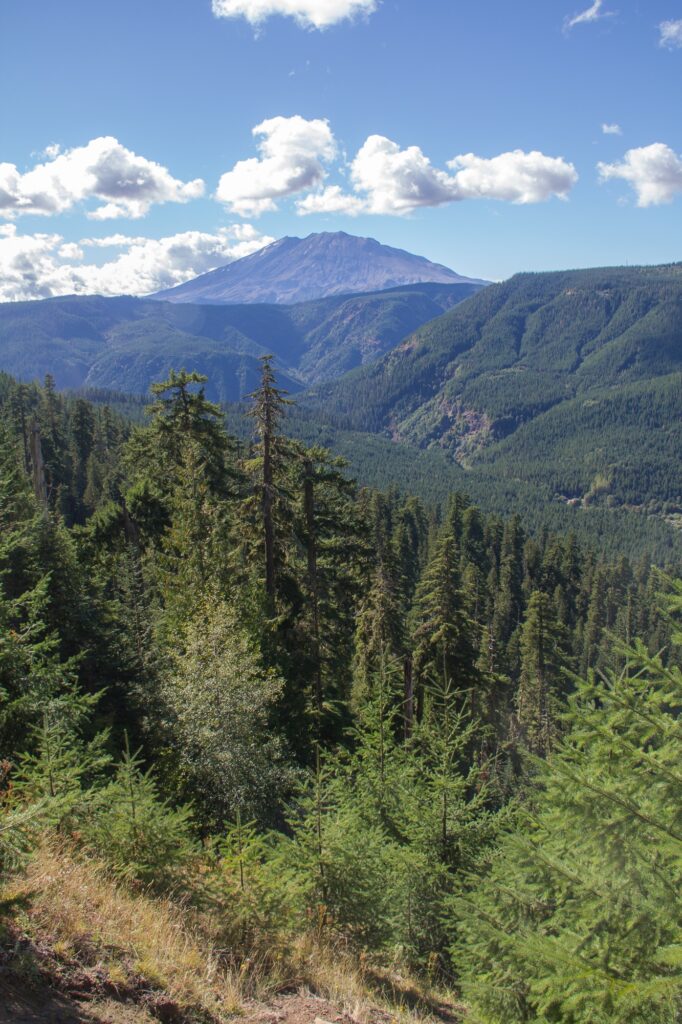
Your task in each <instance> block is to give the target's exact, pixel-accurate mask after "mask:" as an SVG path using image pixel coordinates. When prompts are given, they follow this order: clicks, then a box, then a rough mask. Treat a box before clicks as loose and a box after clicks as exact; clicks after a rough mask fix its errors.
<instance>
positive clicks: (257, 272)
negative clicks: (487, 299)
mask: <svg viewBox="0 0 682 1024" xmlns="http://www.w3.org/2000/svg"><path fill="white" fill-rule="evenodd" d="M425 282H433V283H436V284H472V283H476V284H483V283H485V282H479V281H476V282H473V281H472V279H471V278H468V277H462V276H461V275H460V274H457V273H455V271H454V270H450V269H449V268H448V267H444V266H442V265H441V264H439V263H432V262H431V261H430V260H427V259H425V258H424V257H423V256H415V255H413V254H412V253H409V252H406V251H405V250H404V249H394V248H393V247H392V246H389V245H383V244H382V243H381V242H378V241H377V240H376V238H361V237H358V236H357V235H349V234H347V232H345V231H322V232H319V233H315V234H311V235H307V236H306V237H305V238H297V237H296V236H289V235H286V236H284V237H283V238H280V239H278V240H277V241H276V242H271V243H270V245H266V246H265V247H264V248H263V249H259V250H258V251H257V252H255V253H252V254H251V255H250V256H245V257H243V258H242V259H239V260H235V261H234V262H233V263H228V264H227V265H226V266H224V267H218V268H217V269H216V270H211V271H209V273H207V274H202V275H201V276H200V277H196V278H194V280H192V281H187V282H185V284H181V285H178V286H177V287H175V288H169V289H167V290H165V291H162V292H157V293H156V294H155V295H153V296H152V298H155V299H165V300H166V301H169V302H193V303H206V304H208V303H210V304H228V303H229V304H233V303H253V302H273V303H280V304H286V305H290V304H292V303H294V302H306V301H308V300H311V299H319V298H324V297H325V296H328V295H344V294H353V293H363V292H374V291H381V290H385V289H388V288H394V287H397V286H400V285H406V284H420V283H425Z"/></svg>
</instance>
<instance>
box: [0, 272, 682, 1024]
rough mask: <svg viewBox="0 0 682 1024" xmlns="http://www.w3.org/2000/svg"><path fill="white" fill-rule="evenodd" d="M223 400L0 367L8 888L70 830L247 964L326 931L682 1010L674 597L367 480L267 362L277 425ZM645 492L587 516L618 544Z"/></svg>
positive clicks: (635, 1009) (570, 549)
mask: <svg viewBox="0 0 682 1024" xmlns="http://www.w3.org/2000/svg"><path fill="white" fill-rule="evenodd" d="M529 287H530V286H529ZM531 290H532V289H531ZM490 294H491V295H492V296H493V298H494V296H495V292H494V291H493V290H492V289H491V290H490ZM477 301H478V300H477ZM486 301H489V300H486ZM490 301H492V299H491V300H490ZM585 301H587V300H585ZM588 305H589V303H588ZM541 308H542V307H541V306H540V307H538V310H536V311H537V312H539V313H540V315H539V316H538V318H537V320H536V321H533V323H534V324H535V326H534V327H532V330H531V329H530V328H528V331H526V334H527V336H526V334H524V339H525V340H524V345H525V346H526V347H527V350H526V354H527V358H528V359H529V360H531V356H532V352H533V351H534V349H533V345H536V344H537V345H540V341H539V338H540V335H541V334H543V332H545V326H544V323H545V322H544V320H543V317H544V316H545V314H543V313H542V312H541ZM593 312H594V311H593ZM533 315H534V314H533V311H527V320H528V323H530V321H531V319H532V317H533ZM623 315H625V314H623ZM588 319H589V318H588ZM593 319H594V318H593ZM590 323H592V321H590ZM531 326H532V325H531ZM592 326H594V324H593V323H592ZM616 326H617V324H615V325H614V330H615V327H616ZM497 329H499V331H500V332H502V336H503V337H505V338H506V337H507V334H509V338H513V337H515V336H516V335H515V333H514V332H515V331H517V329H518V324H517V325H516V326H515V325H514V323H512V321H511V320H509V318H508V317H507V318H505V316H502V317H501V319H500V320H499V322H498V325H497V328H496V330H497ZM528 332H530V333H528ZM508 340H509V339H508ZM444 343H445V342H444ZM491 344H492V342H491ZM510 344H511V342H510ZM557 344H558V343H557ZM589 344H591V342H589V340H588V341H585V342H584V345H585V346H588V345H589ZM512 347H513V346H512ZM595 351H596V349H595ZM408 354H409V353H408ZM489 354H490V353H489ZM556 355H557V359H558V360H559V361H560V357H561V347H560V346H559V347H558V348H557V352H556ZM472 358H473V357H472ZM491 358H492V355H491ZM499 358H500V359H502V358H506V356H504V353H500V354H499ZM533 358H535V357H534V356H533ZM531 361H532V360H531ZM557 372H558V371H557ZM205 383H206V382H205V381H204V379H203V377H202V375H201V374H198V373H196V372H192V373H187V372H185V371H180V372H175V371H171V372H170V374H169V376H168V378H167V379H166V380H164V381H162V382H160V383H159V384H158V385H157V386H156V389H155V390H156V396H157V401H156V403H155V405H154V406H153V408H152V412H151V418H148V419H147V420H146V421H145V422H144V423H142V422H138V424H137V426H136V427H135V429H133V430H129V429H128V427H125V428H123V426H122V425H121V423H120V421H118V420H117V419H116V417H115V415H114V414H113V413H112V412H111V410H107V407H106V405H104V406H101V407H100V406H95V405H93V404H90V403H89V402H88V401H86V400H85V399H83V398H79V399H75V400H72V399H66V398H64V397H63V396H60V395H59V394H58V393H57V392H56V391H55V388H54V384H53V382H51V381H49V380H48V381H46V384H45V387H44V388H38V387H37V386H35V387H29V386H26V385H20V384H16V382H13V381H11V380H10V379H9V378H1V377H0V526H1V527H2V530H1V531H0V742H1V743H2V755H3V758H6V759H7V760H6V761H3V764H2V767H1V768H0V773H1V774H0V870H4V871H7V870H10V869H12V868H13V867H16V866H17V865H19V864H20V863H21V862H22V859H23V858H24V857H25V856H26V855H27V854H28V853H29V851H30V848H31V845H32V844H33V843H35V842H36V841H38V838H39V836H40V835H41V834H44V833H46V832H47V833H48V834H49V833H54V832H56V833H57V834H58V835H59V836H60V837H61V838H62V840H63V841H65V842H67V843H69V844H75V845H76V846H77V847H80V849H81V850H82V851H85V852H89V853H90V854H93V855H96V856H97V857H98V858H102V859H103V860H104V861H105V862H108V863H109V864H110V866H111V869H112V871H113V872H114V873H115V874H116V875H117V876H118V877H120V878H122V879H124V880H125V881H127V882H129V883H130V884H132V885H138V886H139V885H145V886H151V887H155V888H157V889H161V890H164V891H169V890H170V891H172V892H181V893H183V894H184V896H185V897H186V898H188V899H192V900H196V901H199V900H200V901H202V903H203V905H205V906H208V907H210V908H211V909H212V910H213V911H214V912H215V913H216V915H217V916H219V917H221V918H224V920H225V924H224V927H223V929H222V930H223V933H224V944H225V947H226V948H230V949H232V950H233V951H234V955H235V957H237V956H238V955H241V954H242V953H244V951H245V950H246V949H248V948H249V947H250V946H251V945H252V944H254V943H255V944H256V945H258V946H259V948H267V949H268V950H269V953H268V956H270V955H272V956H276V955H277V951H279V950H281V949H282V948H283V946H285V945H286V943H287V941H288V938H290V937H291V936H292V935H297V934H298V935H300V934H301V933H304V932H307V931H310V930H311V929H312V930H314V932H315V933H316V934H317V935H318V936H320V937H321V938H322V939H324V940H326V939H328V938H332V939H334V940H337V939H341V940H342V941H343V942H345V943H347V944H348V945H349V946H353V947H355V948H356V949H364V950H368V951H370V952H371V953H372V954H374V956H376V958H377V959H381V960H383V961H387V960H389V959H390V960H391V962H392V963H394V964H401V963H408V964H411V965H413V966H414V967H416V968H417V969H418V970H422V971H425V972H427V973H429V974H430V975H431V976H433V974H434V973H439V972H440V973H442V975H444V976H446V977H447V979H448V980H449V981H453V980H454V981H458V980H459V979H458V975H459V974H460V973H462V974H463V976H464V979H465V983H466V986H467V991H468V992H470V993H471V998H472V1000H473V1002H474V1005H475V1007H476V1013H478V1015H479V1018H480V1019H481V1020H484V1021H485V1020H488V1021H493V1020H495V1021H498V1022H499V1024H506V1021H509V1022H510V1024H512V1022H514V1021H521V1020H539V1021H546V1022H547V1024H549V1022H550V1021H553V1022H555V1024H559V1022H562V1024H586V1022H587V1021H588V1020H590V1021H594V1022H595V1024H597V1022H601V1024H611V1022H612V1021H613V1022H615V1021H621V1020H622V1021H625V1020H626V1019H632V1020H633V1021H637V1020H642V1021H644V1020H647V1021H648V1020H651V1021H652V1024H653V1022H654V1021H656V1024H658V1021H659V1020H660V1021H661V1022H664V1021H665V1022H667V1020H668V1019H670V1015H668V1017H666V1016H665V1014H666V1013H668V1006H669V1005H671V1004H670V1000H671V999H672V998H673V996H672V995H670V993H671V992H672V993H676V989H675V986H676V985H678V981H679V979H678V973H679V962H678V961H677V960H676V959H675V958H676V956H677V952H676V948H677V945H679V934H678V932H677V931H676V929H678V927H679V921H678V917H679V901H678V900H677V899H676V895H675V887H676V886H678V884H679V878H678V877H677V876H678V874H679V870H678V869H679V851H678V850H677V846H676V845H675V844H676V843H678V839H679V833H680V829H681V828H682V825H681V824H680V822H679V821H678V818H679V808H678V807H677V805H675V803H674V797H673V790H674V783H676V782H679V780H680V778H682V771H681V770H680V768H679V764H678V760H676V759H678V758H679V735H678V720H679V707H678V705H679V699H680V698H679V693H678V692H677V689H676V688H679V684H680V662H681V658H680V653H681V652H680V650H679V648H678V647H676V646H675V641H676V640H679V635H678V634H679V627H677V626H675V625H674V624H673V623H672V622H671V621H670V618H669V616H668V615H667V613H665V612H664V611H663V610H661V608H660V601H659V593H658V592H659V591H660V590H661V589H662V587H663V589H671V588H670V585H669V584H668V583H665V585H663V584H662V578H661V576H660V573H659V572H658V571H657V570H655V569H653V568H652V566H651V564H650V560H649V559H644V558H640V560H639V562H637V563H636V564H633V563H631V562H629V561H628V560H627V558H625V557H622V555H620V556H619V557H618V559H617V560H616V561H610V560H609V556H608V555H605V554H603V553H602V554H600V555H597V554H596V553H595V552H594V551H593V550H591V549H590V547H589V546H585V545H584V544H583V543H582V538H584V536H585V533H584V532H583V533H582V534H578V535H576V534H574V533H570V532H567V531H564V532H560V533H554V534H553V533H550V532H549V531H548V530H547V529H541V528H538V527H539V525H540V523H541V518H538V519H535V520H533V518H532V515H531V514H530V513H529V515H528V516H527V517H526V516H522V515H513V516H512V517H511V518H502V517H500V516H499V515H496V514H490V513H489V512H487V513H484V512H483V511H481V510H480V509H479V508H478V507H476V506H475V505H474V504H472V502H471V500H470V499H469V498H467V497H465V496H464V495H463V494H462V493H459V492H458V493H452V494H450V495H449V500H448V501H441V502H440V503H439V504H434V505H430V506H425V505H422V503H421V502H420V501H419V500H417V499H416V498H415V497H410V496H408V497H406V496H405V495H404V494H403V493H401V491H400V490H399V489H397V488H393V487H392V488H389V489H388V490H387V491H386V492H384V493H376V492H371V491H358V490H357V488H356V486H355V484H354V483H353V482H352V481H351V480H349V478H348V475H347V467H346V465H345V464H344V462H343V460H339V459H338V458H336V457H334V456H332V455H330V453H329V452H328V451H327V450H326V449H325V448H323V447H322V446H320V445H319V444H317V443H316V444H313V445H306V444H304V443H302V441H300V440H293V439H292V438H291V437H290V436H289V426H290V425H291V424H290V418H289V414H290V405H289V402H288V401H287V400H286V398H285V396H284V394H283V392H282V390H281V389H280V387H279V386H278V383H277V380H276V379H275V375H274V372H273V369H272V362H271V360H270V359H269V357H266V358H264V359H263V360H262V361H261V377H260V384H259V386H258V387H257V388H256V390H255V392H254V394H253V396H252V401H253V406H254V417H253V419H254V420H255V425H256V435H257V436H256V437H254V438H249V437H248V436H247V435H242V439H241V442H237V441H236V440H235V439H234V438H233V437H231V436H230V434H229V433H228V432H227V430H226V426H225V421H224V417H223V414H222V410H220V409H219V408H217V407H216V406H214V405H213V404H212V403H211V402H210V401H209V400H208V399H207V397H206V393H205V391H204V385H205ZM100 397H101V398H102V399H103V400H105V401H108V400H109V399H110V397H111V396H107V395H103V396H100ZM498 397H499V396H498ZM526 397H527V398H528V401H530V398H529V397H528V396H526ZM638 408H640V409H641V408H643V407H642V406H638ZM659 411H660V410H659ZM138 412H140V410H139V409H138ZM658 414H659V412H658V411H657V412H656V416H658ZM285 416H286V418H285ZM136 418H137V419H138V420H141V419H142V417H141V416H137V417H136ZM301 422H302V420H301V418H299V419H298V420H294V423H298V425H299V427H300V424H301ZM520 429H521V428H520ZM299 433H300V431H299ZM519 434H520V430H519ZM316 440H317V441H319V440H320V437H319V436H317V437H316ZM372 443H373V444H374V445H375V447H368V448H367V449H366V451H368V452H372V453H373V456H372V457H374V455H376V456H377V458H378V460H379V461H381V462H383V461H384V455H386V461H387V462H388V461H390V458H391V457H395V452H402V455H401V456H400V457H401V459H403V458H404V456H405V450H404V449H399V448H397V447H396V446H395V445H390V444H388V442H387V445H388V447H387V448H382V447H381V444H380V443H379V440H378V439H374V441H373V442H372ZM389 451H390V453H391V455H388V454H387V453H388V452H389ZM443 460H447V456H446V455H444V454H443V453H437V452H434V451H431V452H426V453H425V455H424V461H423V462H422V463H420V465H421V466H422V469H421V470H420V472H423V473H427V474H430V475H431V476H432V477H433V479H432V480H431V481H430V482H431V484H432V485H433V486H436V487H440V488H441V497H444V496H445V492H446V491H448V490H449V489H450V486H449V482H448V481H450V480H452V479H454V477H451V476H448V475H447V474H446V475H445V476H443V475H442V474H441V476H440V479H436V478H437V477H438V476H439V473H440V469H442V467H443V466H445V465H446V462H443ZM407 465H408V463H407V462H404V461H398V462H395V463H394V464H393V466H394V470H395V469H396V467H397V468H398V469H399V470H400V471H401V472H402V470H403V469H404V467H405V466H407ZM423 467H426V469H424V468H423ZM453 467H454V464H453V463H452V462H447V468H448V472H452V473H455V474H459V475H461V476H464V474H465V471H464V470H463V469H460V470H457V469H455V468H453ZM389 468H390V467H389ZM383 469H384V470H385V469H386V467H385V466H383ZM377 472H378V470H377ZM391 472H393V470H391ZM466 472H467V473H469V471H466ZM389 476H390V473H389ZM615 478H616V477H615V475H609V473H606V472H602V471H601V470H600V469H597V470H596V471H595V472H594V473H593V474H592V475H591V477H590V488H591V492H590V493H591V496H590V501H589V502H588V507H586V508H582V509H580V510H579V511H578V510H573V511H570V510H569V509H567V508H566V507H565V506H559V505H557V506H556V507H557V508H559V509H560V510H561V512H562V515H563V514H565V515H566V516H568V517H569V518H568V519H560V520H557V521H560V522H563V523H566V522H586V521H588V520H589V521H590V522H591V523H593V524H597V530H598V531H599V530H602V529H606V528H608V527H609V523H610V522H614V521H615V519H610V518H609V517H614V516H618V515H620V514H621V513H619V512H618V510H611V509H608V508H605V507H602V506H601V505H600V502H601V500H602V497H603V493H602V492H604V489H605V488H606V487H607V486H610V481H612V480H614V479H615ZM466 479H474V471H472V472H471V475H470V476H467V477H466ZM479 479H480V478H479ZM407 480H409V477H406V479H404V480H402V483H403V485H405V484H406V482H407ZM534 493H535V492H531V493H530V494H529V496H528V497H527V501H528V508H530V507H531V506H532V503H533V501H534ZM493 504H494V503H493ZM545 514H546V509H545V510H544V511H543V510H542V509H541V510H540V512H539V513H538V515H539V516H544V515H545ZM622 515H623V516H627V515H630V516H631V519H629V520H628V522H635V521H637V522H641V521H642V520H641V517H638V515H637V513H635V512H631V513H622ZM571 517H573V518H571ZM581 517H584V518H581ZM622 521H623V522H625V519H623V520H622ZM625 532H627V531H625ZM647 536H648V534H647ZM629 537H630V539H629V543H631V544H632V547H633V550H639V551H640V552H641V550H642V544H641V543H640V542H641V541H642V538H643V537H644V534H640V535H637V537H634V536H630V535H629ZM612 542H613V545H614V548H617V547H619V546H621V544H622V538H621V539H618V538H616V539H613V541H612ZM663 547H665V545H663ZM670 550H672V549H670ZM673 589H674V596H673V599H672V600H673V603H675V604H676V607H677V610H678V612H679V609H680V607H681V606H682V585H680V586H679V587H676V588H673ZM636 637H639V638H640V639H639V640H637V641H635V639H634V638H636ZM574 670H575V671H578V672H579V673H580V676H581V677H585V678H586V679H587V681H584V680H583V679H582V678H579V679H577V680H576V679H574V677H573V676H572V674H571V673H572V671H574ZM602 676H604V677H605V681H604V680H603V679H602ZM128 736H131V737H132V742H133V747H134V748H135V749H138V748H139V749H138V752H137V753H136V754H134V755H132V754H131V753H130V747H129V744H128ZM122 747H125V753H124V755H123V757H122V758H121V757H120V753H119V752H120V750H121V748H122ZM534 755H535V756H534ZM529 768H530V770H528V769H529ZM188 801H189V802H191V808H192V809H191V810H190V809H189V806H188ZM210 833H212V834H213V835H212V836H211V835H210ZM216 837H217V838H216ZM199 839H201V840H203V841H204V845H203V846H200V845H199ZM453 908H454V909H453ZM450 950H454V951H455V955H454V958H451V957H450V952H449V951H450ZM676 972H677V973H676ZM624 979H626V982H625V981H624ZM666 999H667V1000H668V1002H667V1003H666ZM652 1008H653V1009H652ZM654 1013H655V1014H658V1017H656V1016H654V1015H653V1014H654ZM628 1014H629V1015H630V1017H629V1018H628ZM647 1014H649V1016H648V1017H647ZM505 1015H506V1016H505Z"/></svg>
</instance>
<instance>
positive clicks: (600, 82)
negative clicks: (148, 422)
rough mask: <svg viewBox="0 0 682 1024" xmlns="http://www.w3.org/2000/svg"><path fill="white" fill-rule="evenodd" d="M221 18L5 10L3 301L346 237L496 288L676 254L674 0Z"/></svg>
mask: <svg viewBox="0 0 682 1024" xmlns="http://www.w3.org/2000/svg"><path fill="white" fill-rule="evenodd" d="M213 8H216V10H214V9H213ZM213 8H212V0H164V2H161V0H143V2H140V0H136V2H133V0H118V2H117V3H116V4H106V3H100V2H93V0H62V2H61V3H55V2H54V0H34V2H33V3H30V4H29V3H26V0H3V3H2V7H1V9H0V85H1V86H2V95H3V97H4V98H5V102H4V103H3V109H2V115H1V118H2V120H1V123H2V132H1V135H0V142H1V147H2V148H1V150H0V165H2V166H0V275H1V276H0V295H1V296H2V297H4V298H19V297H32V296H34V295H36V296H38V295H45V294H56V293H59V292H63V291H110V292H111V291H134V290H137V291H144V290H151V287H150V286H151V285H153V286H156V285H157V284H158V286H159V287H161V286H163V285H166V284H169V283H175V282H176V281H179V280H181V279H183V278H184V277H187V276H191V275H192V274H193V273H196V272H201V271H203V270H206V269H209V267H210V266H212V265H217V264H219V263H223V262H226V261H227V259H228V258H231V257H234V256H238V255H241V254H244V253H246V252H247V251H250V250H251V249H253V248H255V247H257V246H258V245H259V244H261V242H263V241H267V240H269V239H272V238H277V237H280V236H282V235H284V234H290V235H306V234H308V233H310V232H311V231H321V230H337V229H343V230H346V231H349V232H352V233H355V234H361V235H372V236H374V237H376V238H378V239H379V240H380V241H382V242H386V243H388V244H391V245H396V246H399V247H402V248H406V249H409V250H411V251H414V252H417V253H420V254H423V255H425V256H428V257H429V258H431V259H434V260H436V261H439V262H443V263H446V264H447V265H449V266H452V267H453V268H454V269H455V270H457V271H459V272H460V273H464V274H469V275H471V276H474V277H486V278H490V279H500V278H504V277H507V276H509V275H510V274H512V273H514V272H516V271H519V270H549V269H557V268H563V267H575V266H595V265H602V264H609V263H614V264H621V263H625V262H629V263H657V262H668V261H674V260H679V259H681V258H682V251H681V248H680V239H681V238H682V230H681V229H682V116H681V114H680V106H681V104H680V99H681V97H682V0H647V2H644V0H613V2H611V0H602V2H601V3H600V2H599V0H594V2H593V0H526V2H520V3H510V2H509V0H478V2H477V3H475V4H473V3H466V2H464V0H377V2H373V0H213ZM271 10H275V11H276V10H280V11H293V12H294V15H295V14H296V13H298V17H296V16H288V15H286V16H285V15H281V14H277V13H273V14H271V16H269V17H261V18H260V20H259V15H263V14H267V13H268V11H271ZM220 14H222V15H223V16H218V15H220ZM344 15H349V16H348V17H345V16H344ZM576 16H579V19H580V20H577V21H576V22H575V24H573V25H572V26H571V24H570V23H571V20H575V19H576ZM249 18H251V20H249ZM306 19H307V21H306ZM325 20H326V21H329V22H332V23H331V24H328V25H327V26H326V27H323V28H316V27H315V24H314V22H315V21H317V22H318V23H319V22H322V21H325ZM604 125H607V126H610V128H611V131H610V132H609V133H605V132H604V131H603V126H604ZM257 126H260V132H259V134H257V135H255V136H254V134H253V129H254V128H256V127H257ZM259 146H260V147H261V149H260V150H259ZM57 147H59V148H57ZM515 151H520V152H518V153H516V155H515V156H513V155H511V154H514V153H515ZM471 154H473V156H471ZM456 157H459V158H462V159H460V160H459V162H457V163H456V164H451V165H450V166H448V165H449V163H450V162H451V161H453V159H454V158H456ZM243 161H251V163H248V164H244V163H243ZM256 161H259V162H258V163H256ZM240 162H241V163H240ZM600 164H601V165H602V169H601V173H600V170H599V167H598V165H600ZM223 176H225V177H223ZM221 179H222V180H221ZM140 182H142V185H140ZM136 189H137V191H136ZM304 210H312V211H313V212H308V213H306V215H302V211H304ZM93 213H94V215H95V216H94V218H93ZM102 239H104V240H107V239H109V240H110V241H111V243H112V244H108V245H106V246H102V245H99V244H97V243H98V242H101V240H102ZM3 247H4V256H3V255H2V250H3Z"/></svg>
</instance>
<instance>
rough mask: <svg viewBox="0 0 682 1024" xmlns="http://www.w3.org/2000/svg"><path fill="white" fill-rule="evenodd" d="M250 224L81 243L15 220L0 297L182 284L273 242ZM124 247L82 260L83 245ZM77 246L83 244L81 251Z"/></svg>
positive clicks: (0, 231)
mask: <svg viewBox="0 0 682 1024" xmlns="http://www.w3.org/2000/svg"><path fill="white" fill-rule="evenodd" d="M272 241H274V239H272V238H270V237H269V236H267V235H259V234H258V232H257V231H256V230H255V229H254V228H253V227H252V226H251V225H249V224H240V225H235V226H234V227H230V228H221V229H220V230H219V231H217V232H216V233H215V234H209V233H206V232H201V231H185V232H182V233H181V234H177V235H171V236H169V237H166V238H158V239H154V238H139V237H130V238H126V236H124V235H113V236H109V237H108V238H102V239H88V238H84V239H81V241H80V242H79V243H78V244H77V245H76V244H75V243H71V242H67V243H64V241H63V239H62V237H61V236H60V235H57V234H35V235H21V234H19V233H18V232H17V230H16V227H15V225H13V224H6V225H4V226H3V227H2V228H0V300H2V301H5V302H8V301H17V300H19V299H42V298H47V297H49V296H51V295H71V294H79V295H87V294H98V295H146V294H148V293H150V292H154V291H158V290H159V289H161V288H170V287H172V286H173V285H176V284H181V283H182V282H183V281H187V280H189V279H190V278H192V277H195V276H196V275H197V274H203V273H205V272H206V271H208V270H213V269H214V268H215V267H218V266H221V265H223V264H225V263H229V262H230V261H231V260H234V259H239V258H240V257H241V256H248V255H249V253H251V252H254V251H255V250H256V249H260V248H261V247H262V246H264V245H268V244H269V243H270V242H272ZM104 246H112V247H119V248H122V249H124V251H123V252H121V253H120V254H119V255H118V256H116V257H115V258H114V259H112V260H109V261H108V262H105V263H103V264H100V265H97V264H95V263H87V262H78V263H76V264H75V265H74V262H73V261H74V260H78V259H82V249H85V248H89V247H92V248H97V247H100V248H101V247H104ZM78 250H81V252H80V257H79V255H78Z"/></svg>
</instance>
